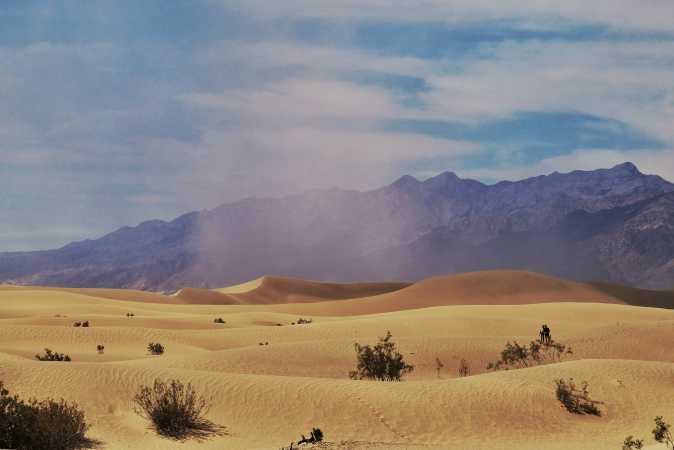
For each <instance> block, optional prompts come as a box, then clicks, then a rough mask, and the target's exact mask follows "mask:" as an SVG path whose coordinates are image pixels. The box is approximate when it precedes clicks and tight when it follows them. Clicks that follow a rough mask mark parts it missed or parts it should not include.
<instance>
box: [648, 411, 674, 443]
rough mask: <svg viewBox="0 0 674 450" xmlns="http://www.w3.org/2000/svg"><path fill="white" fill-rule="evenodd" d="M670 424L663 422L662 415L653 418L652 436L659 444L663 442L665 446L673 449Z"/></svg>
mask: <svg viewBox="0 0 674 450" xmlns="http://www.w3.org/2000/svg"><path fill="white" fill-rule="evenodd" d="M670 428H671V425H670V424H668V423H667V422H665V420H664V419H663V417H662V416H657V417H656V418H655V428H653V437H654V438H655V440H656V441H658V442H659V443H661V444H665V446H666V447H667V448H670V447H672V449H674V439H672V433H671V431H670Z"/></svg>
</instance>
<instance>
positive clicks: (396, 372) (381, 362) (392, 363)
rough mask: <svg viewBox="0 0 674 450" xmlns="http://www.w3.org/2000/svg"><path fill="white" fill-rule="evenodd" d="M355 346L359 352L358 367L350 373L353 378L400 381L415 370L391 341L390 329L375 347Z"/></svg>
mask: <svg viewBox="0 0 674 450" xmlns="http://www.w3.org/2000/svg"><path fill="white" fill-rule="evenodd" d="M354 347H355V349H356V354H357V367H356V370H354V371H352V372H350V373H349V377H350V378H351V379H354V380H362V379H363V378H368V379H371V380H379V381H400V380H401V379H402V377H403V376H405V375H406V374H408V373H410V372H412V371H413V370H414V366H412V365H410V364H407V363H406V362H405V360H404V359H403V355H402V354H400V352H398V350H397V348H396V344H395V343H394V342H392V341H391V332H390V331H387V332H386V336H385V337H380V338H379V342H378V343H377V344H376V345H375V346H374V347H371V346H369V345H364V346H363V345H360V344H358V343H356V344H355V345H354Z"/></svg>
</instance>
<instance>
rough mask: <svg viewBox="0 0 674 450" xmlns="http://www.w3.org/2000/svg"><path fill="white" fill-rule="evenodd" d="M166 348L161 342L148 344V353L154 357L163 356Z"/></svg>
mask: <svg viewBox="0 0 674 450" xmlns="http://www.w3.org/2000/svg"><path fill="white" fill-rule="evenodd" d="M165 350H166V348H165V347H164V346H163V345H161V344H160V343H159V342H150V343H149V344H147V351H148V352H150V354H152V355H163V354H164V351H165Z"/></svg>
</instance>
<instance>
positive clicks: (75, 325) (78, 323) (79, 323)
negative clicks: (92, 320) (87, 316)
mask: <svg viewBox="0 0 674 450" xmlns="http://www.w3.org/2000/svg"><path fill="white" fill-rule="evenodd" d="M73 326H74V327H81V326H82V322H74V323H73Z"/></svg>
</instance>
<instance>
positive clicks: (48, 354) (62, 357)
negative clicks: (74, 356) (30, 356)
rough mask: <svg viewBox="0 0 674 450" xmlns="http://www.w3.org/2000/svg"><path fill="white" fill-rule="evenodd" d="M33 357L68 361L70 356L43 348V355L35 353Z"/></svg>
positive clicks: (43, 359) (42, 359) (44, 359)
mask: <svg viewBox="0 0 674 450" xmlns="http://www.w3.org/2000/svg"><path fill="white" fill-rule="evenodd" d="M35 359H38V360H40V361H64V362H70V361H71V359H70V356H68V355H64V354H63V353H57V352H53V351H51V350H49V349H48V348H45V349H44V355H39V354H37V355H35Z"/></svg>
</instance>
